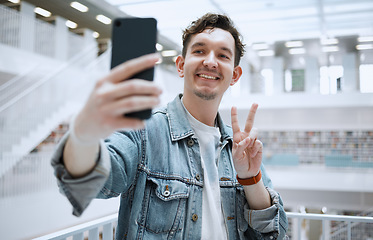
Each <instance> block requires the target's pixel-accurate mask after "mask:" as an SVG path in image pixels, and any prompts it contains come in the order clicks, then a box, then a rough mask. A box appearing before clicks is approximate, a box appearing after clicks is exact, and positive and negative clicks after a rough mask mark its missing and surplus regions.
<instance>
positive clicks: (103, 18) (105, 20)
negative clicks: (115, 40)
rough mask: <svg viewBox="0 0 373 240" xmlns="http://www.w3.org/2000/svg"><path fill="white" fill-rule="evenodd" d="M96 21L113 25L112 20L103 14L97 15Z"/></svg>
mask: <svg viewBox="0 0 373 240" xmlns="http://www.w3.org/2000/svg"><path fill="white" fill-rule="evenodd" d="M96 19H97V21H99V22H102V23H103V24H110V23H111V19H110V18H108V17H106V16H104V15H102V14H100V15H97V16H96Z"/></svg>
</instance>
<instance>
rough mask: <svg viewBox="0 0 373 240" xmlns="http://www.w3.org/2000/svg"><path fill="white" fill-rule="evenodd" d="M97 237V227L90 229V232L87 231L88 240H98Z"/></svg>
mask: <svg viewBox="0 0 373 240" xmlns="http://www.w3.org/2000/svg"><path fill="white" fill-rule="evenodd" d="M98 235H99V233H98V227H95V228H92V229H91V230H89V234H88V240H98V239H99V237H98Z"/></svg>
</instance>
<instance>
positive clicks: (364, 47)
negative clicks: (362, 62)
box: [356, 44, 373, 50]
mask: <svg viewBox="0 0 373 240" xmlns="http://www.w3.org/2000/svg"><path fill="white" fill-rule="evenodd" d="M356 49H357V50H368V49H373V44H359V45H356Z"/></svg>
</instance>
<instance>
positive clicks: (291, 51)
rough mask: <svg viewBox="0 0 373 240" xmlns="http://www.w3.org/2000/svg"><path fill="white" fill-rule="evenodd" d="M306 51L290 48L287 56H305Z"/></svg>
mask: <svg viewBox="0 0 373 240" xmlns="http://www.w3.org/2000/svg"><path fill="white" fill-rule="evenodd" d="M305 53H306V49H304V48H291V49H289V54H305Z"/></svg>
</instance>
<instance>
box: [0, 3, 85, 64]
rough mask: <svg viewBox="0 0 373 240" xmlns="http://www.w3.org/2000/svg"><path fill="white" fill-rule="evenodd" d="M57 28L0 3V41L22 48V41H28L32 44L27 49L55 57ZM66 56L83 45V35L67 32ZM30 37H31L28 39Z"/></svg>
mask: <svg viewBox="0 0 373 240" xmlns="http://www.w3.org/2000/svg"><path fill="white" fill-rule="evenodd" d="M25 29H26V31H28V30H30V29H33V30H34V31H33V32H30V35H29V36H25V35H23V34H22V31H25ZM57 31H58V30H57V28H56V27H55V26H54V25H53V24H49V23H47V22H45V21H42V20H39V19H36V18H32V17H29V16H24V15H22V14H21V13H20V12H18V11H16V10H14V9H11V8H8V7H6V6H3V5H0V43H2V44H6V45H8V46H12V47H15V48H22V47H23V46H22V43H24V42H29V43H30V44H31V43H33V45H31V46H29V47H28V48H29V49H28V50H30V51H32V52H34V53H37V54H41V55H44V56H48V57H52V58H54V57H55V52H56V48H57V47H56V35H57ZM67 34H68V35H67V42H68V44H67V46H68V49H67V51H68V53H67V58H68V59H70V58H72V57H73V56H75V54H76V52H78V51H79V50H81V49H83V48H84V47H85V41H84V37H82V36H79V35H77V34H75V33H72V32H68V33H67ZM30 38H31V39H30Z"/></svg>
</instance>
